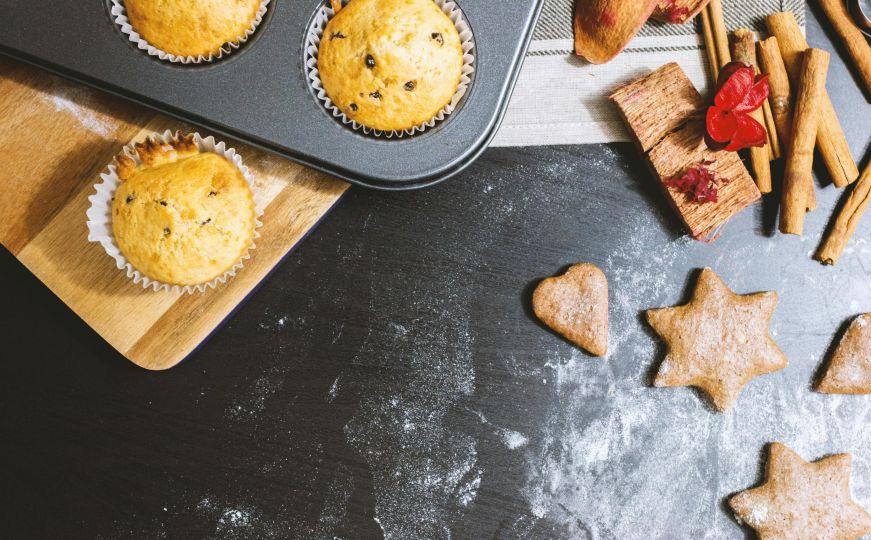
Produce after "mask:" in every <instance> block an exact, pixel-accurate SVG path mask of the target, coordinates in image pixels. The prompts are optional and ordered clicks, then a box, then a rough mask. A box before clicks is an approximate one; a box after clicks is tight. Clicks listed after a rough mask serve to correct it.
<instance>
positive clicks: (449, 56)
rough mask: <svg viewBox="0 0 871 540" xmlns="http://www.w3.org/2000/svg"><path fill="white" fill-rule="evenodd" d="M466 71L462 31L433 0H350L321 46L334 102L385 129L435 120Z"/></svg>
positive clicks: (322, 65)
mask: <svg viewBox="0 0 871 540" xmlns="http://www.w3.org/2000/svg"><path fill="white" fill-rule="evenodd" d="M462 68H463V48H462V46H461V43H460V36H459V34H458V33H457V29H456V27H455V26H454V23H453V22H452V21H451V20H450V18H448V16H447V15H445V14H444V13H443V12H442V10H441V8H439V6H438V5H437V4H436V3H435V2H433V0H351V1H350V2H348V4H347V5H346V6H345V7H344V8H342V9H341V10H340V11H339V12H338V13H337V14H336V16H335V17H333V18H332V19H331V20H330V21H329V23H327V27H326V29H325V30H324V34H323V37H322V38H321V43H320V47H319V51H318V71H319V72H320V78H321V82H322V83H323V87H324V91H325V92H326V93H327V95H328V96H329V97H330V100H332V102H333V103H334V104H335V105H336V107H338V108H339V110H341V111H342V112H343V113H345V115H346V116H347V117H348V118H350V119H351V120H354V121H356V122H357V123H359V124H362V125H364V126H367V127H370V128H374V129H378V130H383V131H401V130H406V129H411V128H413V127H415V126H419V125H420V124H423V123H425V122H428V121H430V120H432V118H433V117H435V116H436V115H438V113H439V112H440V111H441V110H442V109H443V108H444V107H445V106H446V105H448V103H450V101H451V99H452V98H453V96H454V94H455V93H456V90H457V87H458V86H459V84H460V76H461V74H462Z"/></svg>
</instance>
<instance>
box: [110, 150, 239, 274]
mask: <svg viewBox="0 0 871 540" xmlns="http://www.w3.org/2000/svg"><path fill="white" fill-rule="evenodd" d="M134 149H135V152H136V154H137V156H138V158H139V162H138V163H137V162H136V161H135V160H134V159H132V158H130V157H128V156H126V155H122V156H119V157H118V158H116V162H117V176H118V180H119V184H118V187H117V189H116V191H115V195H114V198H113V200H112V210H111V211H112V232H113V234H114V237H115V243H116V244H117V246H118V249H119V250H120V252H121V254H122V255H123V256H124V257H125V258H126V259H127V261H128V262H129V263H130V264H131V265H132V266H133V267H134V268H136V269H137V270H138V271H139V272H140V273H141V274H143V275H145V276H147V277H149V278H151V279H152V280H155V281H158V282H161V283H166V284H170V285H180V286H186V285H198V284H202V283H207V282H209V281H211V280H213V279H215V278H217V277H220V276H222V275H223V274H224V273H225V272H227V271H228V270H230V269H231V268H232V267H233V266H234V265H235V264H236V263H237V262H238V261H239V260H240V259H241V258H242V257H243V256H244V255H245V254H246V252H247V251H248V249H249V248H250V247H251V245H252V243H253V240H254V230H255V227H256V211H255V205H254V197H253V193H252V191H251V188H250V186H249V185H248V183H247V181H246V180H245V177H244V176H243V174H242V172H241V171H240V170H239V168H237V167H236V166H235V165H233V164H232V163H231V162H229V161H228V160H227V159H225V158H224V157H223V156H220V155H218V154H215V153H212V152H200V151H199V149H198V147H197V145H196V143H195V142H194V138H193V135H188V136H186V137H184V138H180V139H176V140H174V141H172V142H170V143H167V144H163V143H159V142H155V141H154V140H152V139H147V140H146V141H145V143H143V144H137V145H135V146H134Z"/></svg>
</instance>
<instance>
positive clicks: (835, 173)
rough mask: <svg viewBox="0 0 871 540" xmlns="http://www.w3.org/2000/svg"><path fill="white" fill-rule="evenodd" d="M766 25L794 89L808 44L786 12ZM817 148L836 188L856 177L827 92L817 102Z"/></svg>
mask: <svg viewBox="0 0 871 540" xmlns="http://www.w3.org/2000/svg"><path fill="white" fill-rule="evenodd" d="M765 23H766V25H767V26H768V30H769V31H770V32H771V34H773V35H774V37H776V38H777V44H778V46H779V47H780V54H781V56H782V57H783V63H784V64H785V65H786V69H787V73H788V74H789V80H790V81H791V82H792V84H793V85H795V84H797V82H798V78H799V76H800V73H801V61H800V54H801V52H802V51H804V50H805V49H807V48H808V44H807V41H806V40H805V38H804V35H802V33H801V28H799V26H798V22H796V20H795V15H793V14H792V12H789V11H786V12H781V13H774V14H772V15H769V16H767V17H766V18H765ZM817 148H818V149H819V151H820V155H821V156H822V158H823V162H824V163H825V165H826V169H827V170H828V171H829V174H830V175H831V177H832V182H834V184H835V185H836V186H838V187H844V186H846V185H847V184H849V183H851V182H853V181H854V180H856V178H857V177H858V176H859V169H858V168H857V167H856V162H855V161H854V160H853V155H852V154H851V153H850V146H849V145H848V144H847V139H846V137H844V131H843V130H842V129H841V123H840V122H839V121H838V115H837V114H836V113H835V107H834V106H833V105H832V100H831V99H829V94H828V93H827V92H824V93H823V99H822V100H821V102H820V121H819V126H818V133H817Z"/></svg>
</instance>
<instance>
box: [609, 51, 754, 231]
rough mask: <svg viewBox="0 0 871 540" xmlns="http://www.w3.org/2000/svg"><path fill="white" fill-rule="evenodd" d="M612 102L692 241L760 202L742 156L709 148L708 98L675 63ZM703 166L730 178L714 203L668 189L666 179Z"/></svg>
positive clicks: (622, 90)
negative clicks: (705, 118) (705, 112)
mask: <svg viewBox="0 0 871 540" xmlns="http://www.w3.org/2000/svg"><path fill="white" fill-rule="evenodd" d="M610 99H611V101H613V102H614V103H615V104H616V105H617V107H618V109H619V111H620V114H621V116H622V117H623V120H624V121H625V122H626V125H627V127H628V129H629V132H630V133H631V134H632V135H633V136H634V138H635V140H636V142H637V143H638V146H639V147H640V148H641V150H642V151H643V152H644V153H645V155H646V157H647V161H648V164H649V165H650V167H651V169H652V170H653V172H654V174H655V175H656V176H657V178H658V179H659V183H660V185H661V186H662V188H663V190H664V191H665V194H666V196H667V199H668V201H669V203H670V204H671V206H672V207H673V208H674V209H675V210H676V211H677V213H678V215H679V216H680V218H681V220H682V221H683V223H684V225H686V227H687V229H688V230H689V232H690V234H691V235H692V236H693V237H694V238H699V239H709V238H711V237H712V236H713V235H714V234H715V232H716V231H717V230H718V229H719V228H720V227H721V226H722V225H724V224H725V223H726V222H727V221H728V220H729V219H730V218H731V217H732V216H734V215H735V214H737V213H738V212H740V211H741V210H742V209H744V208H745V207H746V206H747V205H749V204H751V203H752V202H754V201H756V200H758V199H759V197H760V193H759V189H758V188H757V187H756V184H755V183H754V182H753V179H752V178H751V177H750V174H749V173H748V172H747V169H746V168H745V167H744V164H743V163H742V162H741V159H740V158H739V157H738V154H737V153H735V152H726V151H722V150H721V151H712V150H711V149H709V148H708V146H707V144H705V141H704V129H705V127H704V121H703V119H702V118H703V115H702V109H703V108H704V105H705V103H704V100H703V99H702V97H701V95H700V94H699V92H698V90H696V88H695V87H694V86H693V84H692V82H691V81H690V80H689V78H687V76H686V74H685V73H684V72H683V70H681V69H680V67H679V66H678V65H677V64H673V63H672V64H666V65H664V66H662V67H661V68H659V69H658V70H656V71H654V72H653V73H650V74H648V75H646V76H644V77H641V78H640V79H636V80H635V81H632V82H631V83H629V84H627V85H625V86H623V87H621V88H619V89H618V90H617V91H615V92H614V93H613V94H612V95H611V98H610ZM678 113H679V114H678ZM699 164H705V166H706V167H707V168H708V169H709V170H710V171H711V172H713V173H714V175H715V177H716V178H718V179H721V180H726V182H725V183H724V184H723V185H721V186H720V188H719V192H718V201H717V202H716V203H714V202H706V203H698V202H693V201H691V200H689V199H688V198H687V196H686V195H685V194H683V193H680V192H679V191H678V190H677V189H676V188H674V187H670V186H668V185H666V184H667V180H670V179H672V178H675V177H678V176H680V175H682V174H683V173H684V172H686V170H687V169H688V168H690V167H693V166H697V165H699Z"/></svg>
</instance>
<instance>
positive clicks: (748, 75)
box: [714, 66, 756, 111]
mask: <svg viewBox="0 0 871 540" xmlns="http://www.w3.org/2000/svg"><path fill="white" fill-rule="evenodd" d="M755 78H756V72H755V71H754V69H753V68H752V67H747V66H741V67H738V68H735V69H734V72H733V73H732V75H730V76H729V78H728V79H726V81H725V82H724V83H723V85H722V86H720V89H719V90H717V94H716V95H715V96H714V104H715V105H717V106H718V107H720V108H721V109H726V110H728V111H731V110H732V109H734V108H735V107H737V106H738V105H739V104H740V103H741V102H742V101H743V100H744V97H745V96H746V95H747V93H748V92H749V91H750V89H751V88H752V87H753V80H754V79H755Z"/></svg>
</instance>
